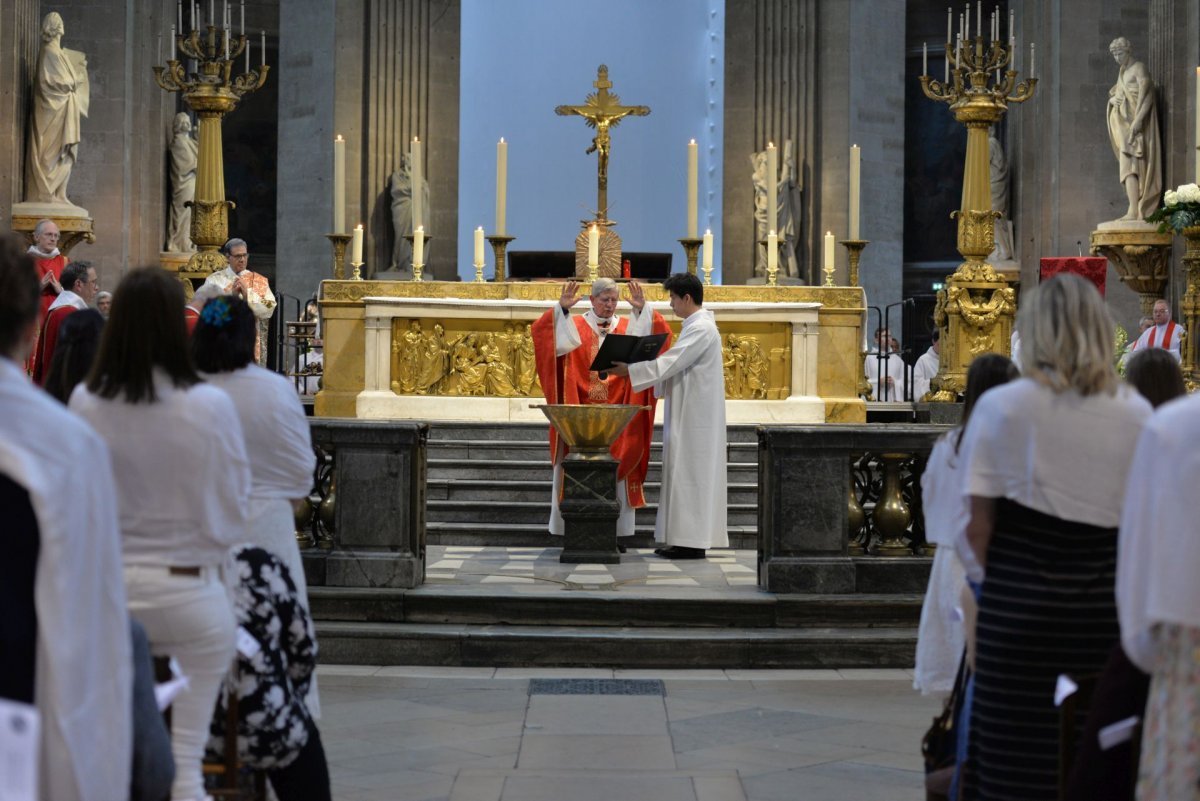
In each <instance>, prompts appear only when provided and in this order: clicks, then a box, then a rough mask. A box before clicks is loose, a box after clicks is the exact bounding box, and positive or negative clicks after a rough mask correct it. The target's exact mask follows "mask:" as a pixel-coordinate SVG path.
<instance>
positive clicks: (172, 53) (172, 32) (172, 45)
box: [171, 25, 175, 61]
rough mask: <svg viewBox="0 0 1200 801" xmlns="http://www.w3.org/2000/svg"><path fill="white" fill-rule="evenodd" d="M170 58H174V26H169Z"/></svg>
mask: <svg viewBox="0 0 1200 801" xmlns="http://www.w3.org/2000/svg"><path fill="white" fill-rule="evenodd" d="M171 60H172V61H174V60H175V26H174V25H172V26H171Z"/></svg>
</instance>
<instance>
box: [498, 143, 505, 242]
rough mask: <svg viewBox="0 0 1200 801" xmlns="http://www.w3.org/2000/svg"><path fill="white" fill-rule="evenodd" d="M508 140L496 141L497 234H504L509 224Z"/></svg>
mask: <svg viewBox="0 0 1200 801" xmlns="http://www.w3.org/2000/svg"><path fill="white" fill-rule="evenodd" d="M507 192H508V142H505V141H504V137H503V136H502V137H500V141H499V142H497V143H496V236H504V235H505V228H506V227H507V225H508V208H507V197H506V195H507Z"/></svg>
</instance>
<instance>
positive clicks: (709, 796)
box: [692, 773, 746, 801]
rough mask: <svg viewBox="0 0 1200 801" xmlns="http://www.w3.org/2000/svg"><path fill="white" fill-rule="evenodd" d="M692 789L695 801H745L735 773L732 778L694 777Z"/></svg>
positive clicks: (739, 781) (740, 783)
mask: <svg viewBox="0 0 1200 801" xmlns="http://www.w3.org/2000/svg"><path fill="white" fill-rule="evenodd" d="M692 787H693V791H694V792H695V794H696V801H746V793H745V791H744V790H743V789H742V780H741V779H740V778H739V777H738V775H737V773H734V774H733V775H732V776H694V777H693V778H692Z"/></svg>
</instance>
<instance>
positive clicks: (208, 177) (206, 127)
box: [154, 9, 270, 273]
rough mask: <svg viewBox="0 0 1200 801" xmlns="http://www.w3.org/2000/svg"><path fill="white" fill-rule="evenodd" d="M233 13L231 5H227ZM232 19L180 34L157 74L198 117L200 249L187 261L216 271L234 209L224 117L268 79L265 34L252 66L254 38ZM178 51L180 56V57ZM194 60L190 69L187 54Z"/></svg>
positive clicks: (195, 217) (195, 223) (195, 218)
mask: <svg viewBox="0 0 1200 801" xmlns="http://www.w3.org/2000/svg"><path fill="white" fill-rule="evenodd" d="M226 18H227V19H228V9H226ZM231 28H232V26H231V25H228V24H226V25H223V26H217V25H212V24H209V25H207V26H204V27H203V28H195V29H193V30H192V31H191V32H190V33H187V34H186V35H185V34H183V33H182V32H180V33H179V34H177V35H175V37H174V40H173V42H172V45H171V59H170V60H169V61H168V62H167V64H166V66H165V67H154V79H155V81H157V82H158V85H159V86H160V87H161V88H162V89H163V90H165V91H167V92H179V93H180V95H182V97H183V100H184V102H185V103H187V105H188V107H190V108H191V109H192V110H193V111H194V112H195V113H196V116H197V117H199V120H200V125H199V128H200V131H199V136H200V143H199V155H198V158H197V164H196V192H195V199H194V200H193V201H192V230H191V237H192V241H193V242H194V243H195V244H196V246H197V251H196V253H195V254H194V255H193V256H192V257H191V259H190V260H189V261H188V266H187V270H188V271H189V272H200V273H211V272H215V271H216V270H220V269H223V268H224V267H225V259H224V257H223V256H221V255H220V254H219V253H218V252H217V251H218V248H220V247H221V246H222V245H223V244H224V243H225V241H226V240H227V239H228V237H229V209H230V208H232V207H233V204H232V203H231V202H229V201H227V200H226V199H225V168H224V163H223V160H222V152H223V149H222V143H221V119H222V118H223V117H224V116H225V115H226V114H228V113H229V112H231V111H233V110H234V108H236V107H237V104H238V101H239V100H241V98H242V97H243V96H245V95H247V94H249V93H251V92H254V91H256V90H257V89H260V88H261V87H262V85H263V84H264V83H265V82H266V80H267V73H268V71H269V70H270V68H269V67H268V66H267V51H266V34H265V33H264V34H262V40H261V41H262V62H261V63H260V64H259V65H257V66H256V67H254V68H253V69H251V67H250V53H249V47H250V45H249V42H248V41H247V39H246V36H245V34H244V33H243V34H241V35H237V36H235V35H234V34H233V32H232V29H231ZM177 51H178V55H179V56H181V57H180V58H177V57H176V56H177ZM242 54H245V57H246V58H245V67H246V69H245V72H243V73H242V74H240V75H234V66H235V62H236V61H237V60H238V58H239V57H240V56H242ZM188 59H190V60H191V61H192V67H191V69H189V68H188V67H187V66H185V64H186V60H188Z"/></svg>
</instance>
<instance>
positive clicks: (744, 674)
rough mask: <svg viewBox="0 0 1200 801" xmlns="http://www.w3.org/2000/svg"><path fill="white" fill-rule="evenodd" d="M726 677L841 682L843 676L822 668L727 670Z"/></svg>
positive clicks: (758, 679) (749, 679) (757, 679)
mask: <svg viewBox="0 0 1200 801" xmlns="http://www.w3.org/2000/svg"><path fill="white" fill-rule="evenodd" d="M725 675H726V676H728V677H729V678H730V679H732V680H733V681H756V682H757V681H841V680H842V674H841V673H839V672H838V671H836V670H824V669H821V668H811V669H809V668H779V669H771V668H762V669H758V670H737V669H735V668H725Z"/></svg>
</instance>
